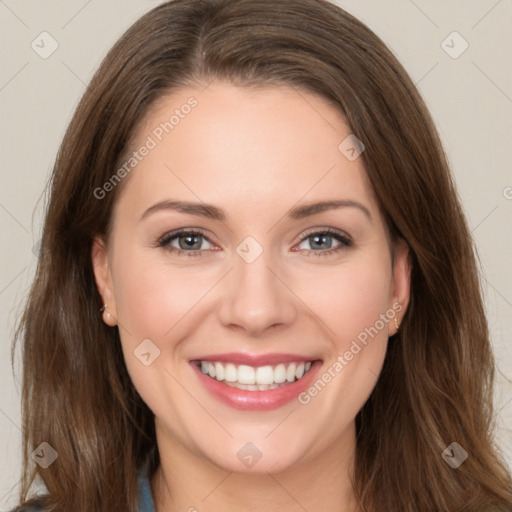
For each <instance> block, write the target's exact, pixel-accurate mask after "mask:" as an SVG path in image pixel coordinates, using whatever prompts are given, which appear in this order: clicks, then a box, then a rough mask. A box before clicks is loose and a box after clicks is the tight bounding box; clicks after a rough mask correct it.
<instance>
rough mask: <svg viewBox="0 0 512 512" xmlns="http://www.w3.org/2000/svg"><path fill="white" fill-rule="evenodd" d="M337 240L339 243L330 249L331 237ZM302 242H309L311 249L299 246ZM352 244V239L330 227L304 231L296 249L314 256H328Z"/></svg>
mask: <svg viewBox="0 0 512 512" xmlns="http://www.w3.org/2000/svg"><path fill="white" fill-rule="evenodd" d="M333 238H334V239H335V240H337V241H338V242H339V243H338V245H337V246H335V247H334V249H332V245H333V243H332V239H333ZM304 243H309V244H310V247H313V249H307V248H306V249H304V248H302V249H301V248H300V246H301V245H302V244H304ZM351 245H352V240H350V238H349V237H348V236H346V235H344V234H343V233H341V232H338V231H336V230H334V229H331V228H324V229H315V230H312V231H309V232H308V233H306V234H305V235H304V236H303V238H302V240H301V243H300V245H299V249H296V250H297V251H307V253H309V254H310V255H315V256H328V255H331V254H333V253H336V252H338V251H341V250H342V249H345V248H346V247H350V246H351Z"/></svg>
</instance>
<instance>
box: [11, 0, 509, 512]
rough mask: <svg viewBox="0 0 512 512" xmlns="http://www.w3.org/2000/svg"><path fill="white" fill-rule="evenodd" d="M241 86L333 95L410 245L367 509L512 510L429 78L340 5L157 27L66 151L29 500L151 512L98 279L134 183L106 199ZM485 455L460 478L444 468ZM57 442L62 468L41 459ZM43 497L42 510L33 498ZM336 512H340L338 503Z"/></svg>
mask: <svg viewBox="0 0 512 512" xmlns="http://www.w3.org/2000/svg"><path fill="white" fill-rule="evenodd" d="M214 79H225V80H229V81H231V82H232V83H235V84H237V85H240V86H258V85H277V86H278V85H280V84H286V85H291V86H293V87H295V88H297V89H302V90H304V91H308V92H310V93H315V94H318V95H320V96H321V97H323V98H324V99H326V100H327V101H328V102H330V104H332V106H333V107H334V108H336V109H338V110H339V111H340V112H341V114H342V115H343V116H344V118H345V119H346V121H347V123H348V124H349V126H350V128H351V131H352V132H353V133H354V134H355V135H356V136H357V137H358V138H359V139H360V140H362V141H363V142H364V144H365V147H366V150H365V152H364V153H363V154H362V156H361V158H363V162H364V165H365V168H366V170H367V173H368V176H369V178H370V180H371V183H372V185H373V189H374V191H375V194H376V196H377V199H378V202H379V205H380V208H381V210H382V213H383V215H384V217H385V219H386V221H387V223H388V226H389V228H390V230H391V232H392V233H394V234H396V236H400V237H402V238H403V239H405V241H406V242H407V244H408V245H409V247H410V254H411V264H412V275H411V300H410V304H409V308H408V311H407V313H406V315H405V318H404V319H403V322H402V325H401V328H400V331H399V334H398V335H397V336H396V337H394V338H392V340H391V342H390V344H389V348H388V352H387V355H386V360H385V363H384V368H383V371H382V373H381V375H380V378H379V380H378V382H377V384H376V387H375V389H374V390H373V393H372V394H371V396H370V398H369V399H368V401H367V402H366V404H365V405H364V406H363V408H362V410H361V411H360V412H359V413H358V415H357V417H356V427H357V451H356V466H355V475H354V488H355V491H356V493H357V495H358V496H359V498H360V502H361V506H362V509H363V510H366V511H371V512H374V511H377V510H390V511H401V512H405V511H411V512H412V511H415V512H423V511H435V512H441V511H443V512H453V511H455V510H464V511H467V512H471V511H474V512H476V511H482V510H485V511H490V510H493V511H505V510H510V509H512V496H511V489H512V483H511V477H510V475H509V473H508V472H507V469H506V465H505V463H504V462H503V460H502V459H501V458H500V456H499V455H498V449H497V447H496V446H494V444H493V437H492V432H493V422H492V420H493V408H492V396H493V394H492V390H493V377H494V361H493V356H492V352H491V347H490V342H489V333H488V326H487V322H486V318H485V315H484V308H483V301H482V294H481V289H480V283H479V276H478V267H477V259H476V256H475V249H474V246H473V242H472V240H471V237H470V233H469V230H468V226H467V224H466V221H465V218H464V215H463V211H462V208H461V205H460V203H459V201H458V199H457V194H456V190H455V187H454V183H453V179H452V177H451V175H450V171H449V168H448V164H447V160H446V157H445V154H444V151H443V148H442V145H441V142H440V140H439V137H438V134H437V132H436V129H435V126H434V124H433V122H432V119H431V117H430V115H429V113H428V111H427V108H426V106H425V103H424V101H423V100H422V98H421V96H420V94H419V93H418V91H417V89H416V88H415V86H414V84H413V83H412V81H411V80H410V78H409V76H408V75H407V73H406V72H405V70H404V69H403V67H402V66H401V65H400V63H399V62H398V61H397V60H396V58H395V57H394V56H393V54H392V53H391V52H390V51H389V50H388V49H387V47H386V46H385V45H384V43H383V42H382V41H381V40H380V39H379V38H378V37H377V36H376V35H375V34H374V33H373V32H372V31H371V30H370V29H369V28H367V27H366V26H365V25H364V24H362V23H361V22H360V21H358V20H357V19H355V18H354V17H353V16H351V15H350V14H348V13H347V12H345V11H344V10H343V9H341V8H339V7H337V6H335V5H333V4H331V3H329V2H327V1H325V0H293V1H291V0H175V1H170V2H166V3H164V4H162V5H160V6H158V7H156V8H154V9H153V10H151V11H150V12H149V13H147V14H146V15H144V16H143V17H142V18H141V19H140V20H138V21H137V22H136V23H135V24H134V25H133V26H132V27H131V28H130V29H129V30H128V31H127V32H126V33H125V34H124V35H123V36H122V38H121V39H120V40H119V41H118V42H117V43H116V44H115V46H114V47H113V48H112V49H111V51H110V52H109V53H108V55H107V56H106V58H105V59H104V61H103V63H102V64H101V66H100V68H99V70H98V71H97V72H96V74H95V75H94V77H93V79H92V81H91V83H90V84H89V87H88V89H87V91H86V92H85V94H84V95H83V97H82V99H81V102H80V104H79V105H78V107H77V110H76V112H75V114H74V117H73V119H72V121H71V123H70V125H69V127H68V129H67V132H66V135H65V137H64V140H63V142H62V145H61V148H60V150H59V153H58V156H57V159H56V163H55V167H54V170H53V176H52V181H51V187H50V190H49V193H50V195H49V201H48V204H47V210H46V220H45V224H44V233H43V237H42V244H41V252H40V258H39V262H38V267H37V272H36V276H35V280H34V282H33V285H32V288H31V290H30V295H29V297H28V302H27V306H26V309H25V311H24V314H23V316H22V318H21V319H20V323H19V326H18V329H17V333H16V337H15V340H14V343H13V353H14V350H15V346H16V341H17V340H21V341H22V350H23V389H22V397H23V404H22V409H23V451H24V455H25V459H24V468H23V475H22V487H21V500H20V502H21V503H22V505H27V504H30V503H32V502H33V500H29V499H28V498H29V493H30V487H31V484H32V483H33V481H34V479H37V478H40V479H42V481H43V482H44V484H45V486H46V488H47V491H48V495H47V496H45V497H43V498H39V503H40V504H41V505H42V506H44V507H46V508H47V509H48V510H59V511H65V512H68V511H70V510H73V511H75V512H86V511H87V512H89V511H90V510H97V511H105V512H107V511H109V512H121V511H122V512H125V511H127V510H128V511H130V512H133V511H135V510H136V507H137V482H136V472H137V470H138V469H139V468H140V467H141V466H142V465H143V463H144V461H145V460H146V459H147V457H148V456H150V457H151V461H152V463H151V465H152V468H153V469H154V468H155V467H156V465H157V464H158V453H157V451H156V450H155V446H156V440H155V431H154V417H153V414H152V412H151V411H150V410H149V408H148V407H147V406H146V404H145V403H144V402H143V401H142V399H141V398H140V396H139V395H138V393H137V392H136V390H135V388H134V387H133V384H132V383H131V380H130V378H129V375H128V373H127V370H126V367H125V364H124V359H123V356H122V352H121V348H120V339H119V333H118V331H117V328H111V327H108V326H106V325H105V324H104V323H103V322H102V318H101V313H100V309H101V306H102V303H101V298H100V295H99V293H98V290H97V288H96V286H95V280H94V277H93V271H92V265H91V257H90V254H91V244H92V240H93V237H95V236H96V235H99V236H104V237H108V230H109V221H110V219H111V213H112V207H113V205H114V203H115V201H116V197H118V194H119V193H120V191H121V190H122V185H123V184H121V185H120V186H118V187H114V189H113V190H112V191H111V192H110V193H108V194H106V195H105V197H104V198H103V199H101V200H100V199H98V198H97V197H96V195H95V194H94V190H95V189H97V188H101V187H102V186H103V185H104V184H105V183H106V182H107V181H108V180H109V179H110V178H111V176H112V175H113V174H114V173H115V171H116V170H117V169H118V168H119V166H120V165H121V164H122V161H123V157H124V154H125V153H126V151H127V148H129V145H130V141H131V140H133V136H134V134H135V133H136V131H137V129H138V127H139V126H140V123H141V121H142V120H143V118H144V116H145V115H147V113H148V110H149V107H150V106H151V105H152V104H153V103H154V102H155V100H157V99H159V98H161V97H162V96H163V95H165V94H168V93H170V92H172V91H173V90H175V89H176V88H178V87H181V86H187V85H191V84H198V83H199V84H205V85H206V84H207V83H209V82H210V81H211V80H214ZM454 441H455V442H457V443H458V444H459V445H460V446H461V447H463V448H464V450H465V451H466V452H467V453H468V454H469V456H468V458H467V459H466V460H465V461H464V463H463V464H461V465H460V466H459V467H458V468H456V469H455V468H453V467H451V466H450V465H449V464H447V462H446V461H445V460H444V459H443V458H442V456H441V453H442V452H443V450H444V449H445V448H446V447H447V446H448V445H450V444H451V443H452V442H454ZM42 442H47V443H48V444H49V445H50V446H51V447H53V449H54V450H55V451H56V452H57V453H58V459H57V460H56V461H55V462H54V463H53V464H51V465H50V466H49V467H48V468H46V469H42V468H41V467H39V466H38V465H37V464H35V463H34V462H33V461H32V458H31V457H30V453H31V452H32V451H33V450H34V449H35V448H36V447H37V446H39V445H40V443H42ZM27 500H28V501H27ZM333 507H334V505H333Z"/></svg>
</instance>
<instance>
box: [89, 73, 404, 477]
mask: <svg viewBox="0 0 512 512" xmlns="http://www.w3.org/2000/svg"><path fill="white" fill-rule="evenodd" d="M191 98H193V99H191ZM186 105H189V107H186ZM173 115H174V118H172V117H171V116H173ZM165 123H167V124H165ZM350 133H351V131H350V128H349V127H348V125H347V124H346V123H345V122H344V120H343V118H342V117H341V116H340V114H339V113H338V112H337V111H336V110H335V109H334V108H333V107H332V106H330V105H329V104H328V103H326V102H325V101H324V100H323V99H321V98H319V97H317V96H315V95H312V94H308V93H305V92H301V93H300V94H299V93H298V92H296V91H295V90H294V89H292V88H288V87H285V86H279V87H278V86H272V87H267V88H259V89H255V88H252V89H250V88H242V87H236V86H234V85H231V84H228V83H221V82H214V83H212V84H211V85H210V86H209V87H207V88H206V89H204V90H201V89H199V88H197V89H195V88H188V89H182V90H180V91H176V92H174V93H173V94H172V95H170V96H167V97H164V98H162V99H160V100H159V101H158V103H156V104H155V105H154V106H153V108H152V110H151V112H150V113H149V115H148V117H147V118H146V120H145V122H144V123H143V126H142V127H141V128H140V130H139V131H138V134H137V137H136V139H135V141H134V145H133V147H134V150H136V151H138V156H136V157H134V158H136V159H137V165H136V166H135V167H134V168H133V169H131V168H130V167H129V166H128V167H126V168H125V169H130V172H129V175H128V176H127V177H125V178H124V179H125V180H126V182H125V183H123V188H122V191H121V193H120V195H119V197H118V199H117V201H116V205H115V209H114V213H113V224H112V226H113V227H112V232H111V235H110V237H109V239H108V241H106V243H103V242H102V241H101V240H99V239H98V240H97V241H96V243H95V244H94V248H93V253H92V258H93V264H94V270H95V275H96V281H97V284H98V288H99V290H100V293H101V294H102V297H103V299H104V302H105V303H106V304H107V310H106V312H108V313H110V316H109V317H107V316H105V317H104V318H105V321H106V322H107V323H110V324H111V325H117V326H118V327H119V331H120V336H121V342H122V348H123V352H124V357H125V360H126V365H127V368H128V371H129V374H130V376H131V379H132V380H133V383H134V385H135V387H136V389H137V390H138V392H139V394H140V395H141V397H142V399H143V400H144V401H145V402H146V403H147V405H148V406H149V407H150V408H151V410H152V411H153V412H154V414H155V419H156V428H157V435H158V437H159V442H160V441H162V443H163V442H165V443H167V445H169V446H180V447H181V448H180V449H182V450H185V451H186V452H187V453H189V454H192V455H193V456H194V457H197V458H199V459H201V460H206V461H209V462H210V463H213V464H215V465H216V466H218V467H221V468H223V469H225V470H229V471H234V472H248V471H255V472H264V471H272V472H277V471H282V470H285V469H287V468H290V467H293V466H294V465H295V464H299V463H301V462H307V461H313V460H315V459H319V458H321V457H322V456H323V455H325V454H327V453H336V451H337V450H341V449H342V448H343V447H345V448H346V447H347V446H350V445H353V442H354V425H355V416H356V414H357V412H358V411H359V410H360V409H361V407H362V406H363V404H364V403H365V401H366V400H367V398H368V397H369V395H370V393H371V391H372V389H373V387H374V386H375V384H376V381H377V378H378V375H379V372H380V370H381V367H382V364H383V360H384V356H385V353H386V347H387V342H388V337H389V336H390V335H392V334H394V333H395V332H396V324H395V320H394V318H395V316H397V318H398V320H401V319H402V317H403V314H404V312H405V309H406V306H407V303H408V297H409V295H408V294H409V268H408V265H407V250H406V247H405V246H402V245H397V246H396V255H395V258H396V259H395V263H394V265H392V261H391V247H390V241H389V239H388V235H387V228H386V226H385V224H384V222H383V218H382V216H381V213H380V212H379V209H378V206H377V203H376V200H375V197H374V194H373V191H372V188H371V186H370V183H369V181H368V178H367V176H366V173H365V170H364V167H363V162H362V158H355V159H354V154H355V153H354V152H353V151H351V150H350V147H351V145H350V143H349V142H350V139H349V141H348V142H345V143H343V144H342V145H341V146H340V143H342V141H344V140H345V139H346V138H347V137H348V136H349V135H350ZM339 146H340V147H341V149H340V148H339ZM142 147H146V150H142V149H140V148H142ZM352 147H353V145H352ZM356 149H357V148H356ZM349 157H350V158H349ZM132 163H133V162H132ZM121 174H124V173H121ZM326 201H328V202H337V203H335V204H336V206H334V203H332V204H331V205H330V206H329V205H328V204H327V206H325V205H324V207H321V206H316V207H312V205H313V204H316V203H322V202H326ZM258 459H259V460H258ZM255 460H256V461H257V462H256V463H254V461H255Z"/></svg>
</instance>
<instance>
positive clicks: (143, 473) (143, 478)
mask: <svg viewBox="0 0 512 512" xmlns="http://www.w3.org/2000/svg"><path fill="white" fill-rule="evenodd" d="M137 479H138V482H139V512H155V502H154V501H153V495H152V494H151V486H150V485H149V478H148V472H147V465H146V467H145V468H143V469H141V470H140V471H139V474H138V477H137Z"/></svg>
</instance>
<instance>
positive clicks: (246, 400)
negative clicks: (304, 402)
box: [191, 360, 322, 411]
mask: <svg viewBox="0 0 512 512" xmlns="http://www.w3.org/2000/svg"><path fill="white" fill-rule="evenodd" d="M191 365H192V368H193V369H194V371H195V372H196V373H197V376H198V377H199V380H200V381H201V383H202V384H203V385H204V387H205V388H206V389H207V390H208V391H209V392H210V393H211V394H212V395H213V396H214V397H215V398H217V399H218V400H220V401H221V402H223V403H225V404H227V405H229V406H231V407H234V408H235V409H240V410H243V411H268V410H271V409H277V408H278V407H282V406H284V405H286V404H287V403H289V402H291V401H292V400H294V399H297V398H298V396H299V394H300V393H302V392H303V391H304V390H305V389H307V388H308V387H309V386H310V384H311V382H312V380H313V377H314V374H315V373H316V372H317V370H318V368H319V367H320V366H321V365H322V361H319V360H317V361H314V362H313V364H312V365H311V368H310V369H309V371H308V372H307V373H306V375H304V377H302V378H301V379H299V380H296V381H295V382H291V383H288V384H285V385H283V386H279V387H278V388H275V389H267V390H266V391H247V390H244V389H238V388H234V387H233V386H229V385H227V384H224V383H223V382H219V381H218V380H215V379H212V378H211V377H209V376H207V375H205V374H204V373H203V372H202V371H201V369H200V368H199V367H198V366H197V364H195V363H193V362H192V363H191Z"/></svg>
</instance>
